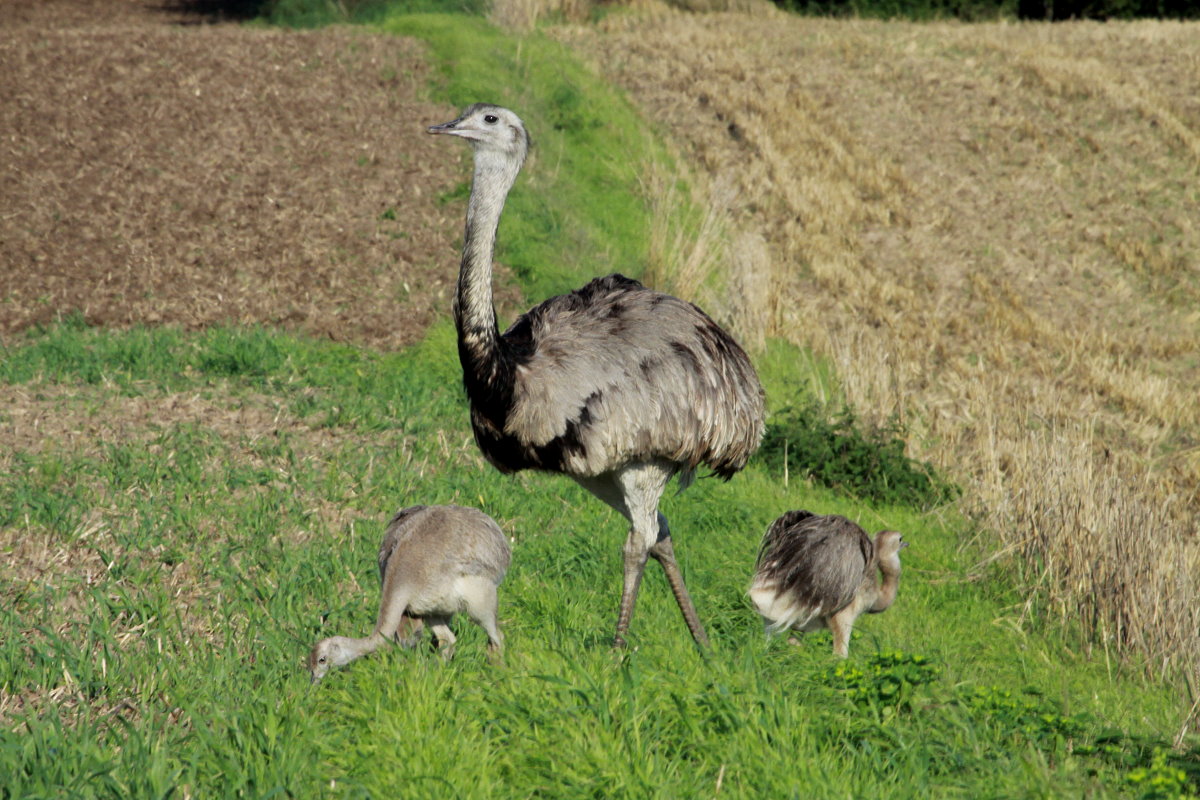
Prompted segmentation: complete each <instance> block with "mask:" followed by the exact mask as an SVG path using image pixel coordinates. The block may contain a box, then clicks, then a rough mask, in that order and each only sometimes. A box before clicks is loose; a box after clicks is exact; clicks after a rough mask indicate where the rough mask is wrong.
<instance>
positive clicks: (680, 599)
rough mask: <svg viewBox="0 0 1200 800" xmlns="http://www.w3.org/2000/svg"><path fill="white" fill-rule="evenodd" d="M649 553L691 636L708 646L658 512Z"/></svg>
mask: <svg viewBox="0 0 1200 800" xmlns="http://www.w3.org/2000/svg"><path fill="white" fill-rule="evenodd" d="M650 555H652V556H654V557H655V558H656V559H657V560H658V563H659V564H661V565H662V568H663V571H664V572H666V573H667V583H669V584H671V592H672V593H673V594H674V595H675V602H676V603H678V604H679V610H680V611H681V612H683V621H684V622H686V623H687V626H688V630H689V631H691V632H692V638H693V639H695V640H696V644H698V645H700V646H701V647H708V634H707V633H705V632H704V626H703V625H701V624H700V617H699V615H697V614H696V606H695V604H694V603H692V596H691V595H690V594H688V590H687V586H686V585H685V584H684V582H683V573H682V572H681V571H680V569H679V562H678V561H676V560H675V545H673V544H672V543H671V529H670V528H669V527H668V526H667V518H666V517H664V516H663V515H662V514H658V541H656V542H655V543H654V545H653V546H651V548H650Z"/></svg>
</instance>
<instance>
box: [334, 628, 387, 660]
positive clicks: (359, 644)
mask: <svg viewBox="0 0 1200 800" xmlns="http://www.w3.org/2000/svg"><path fill="white" fill-rule="evenodd" d="M386 642H387V637H386V636H384V635H383V634H382V633H379V632H378V631H375V632H374V633H372V634H371V635H370V636H368V637H366V638H365V639H353V638H350V637H349V636H347V637H343V639H342V642H341V644H342V647H344V648H345V649H346V650H347V651H349V652H350V654H351V655H352V656H353V658H362V657H363V656H365V655H368V654H370V653H374V652H375V651H376V650H378V649H379V648H380V647H382V646H383V645H384V643H386ZM351 660H353V659H351Z"/></svg>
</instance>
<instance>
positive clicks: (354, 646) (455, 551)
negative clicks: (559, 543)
mask: <svg viewBox="0 0 1200 800" xmlns="http://www.w3.org/2000/svg"><path fill="white" fill-rule="evenodd" d="M510 557H511V553H510V550H509V546H508V540H507V539H506V538H504V533H503V532H502V531H501V530H500V526H499V525H497V524H496V521H495V520H493V519H492V518H491V517H489V516H488V515H487V514H484V513H483V512H482V511H480V510H479V509H476V508H464V507H462V506H411V507H409V508H403V509H401V510H400V511H398V512H397V513H396V515H395V516H394V517H392V521H391V523H390V524H389V525H388V527H387V531H386V532H385V534H384V537H383V542H382V543H381V544H380V546H379V583H380V587H381V590H380V602H379V617H378V619H377V620H376V622H375V630H374V631H372V632H371V635H370V636H368V637H366V638H364V639H353V638H349V637H346V636H332V637H330V638H328V639H322V640H321V641H319V642H317V644H316V645H314V646H313V649H312V652H310V653H309V655H308V670H309V674H310V675H311V676H312V682H313V683H316V682H317V681H319V680H321V678H323V677H325V674H326V673H327V672H328V671H329V670H330V669H331V668H332V667H341V666H345V665H346V664H349V663H350V662H351V661H353V660H355V659H356V658H360V657H361V656H365V655H367V654H368V653H373V652H374V651H376V650H378V649H379V648H380V647H381V646H382V645H383V644H384V643H385V642H390V641H399V642H400V643H401V644H402V645H404V646H406V647H414V646H416V644H417V643H418V642H419V640H420V638H421V629H422V628H423V627H425V626H426V625H428V626H429V629H430V631H431V632H432V634H433V641H434V644H435V645H436V646H437V648H438V650H439V652H440V653H441V654H442V656H443V657H444V658H445V659H446V660H449V659H451V658H453V657H454V642H455V640H456V639H455V636H454V632H453V631H451V630H450V619H451V618H452V617H453V616H454V615H455V614H458V613H460V612H463V613H466V614H467V616H469V617H470V618H471V619H472V620H474V621H475V622H476V623H477V624H478V625H479V626H480V627H481V628H483V629H484V631H486V632H487V637H488V650H489V653H491V654H492V655H497V654H499V652H500V650H501V648H502V647H503V645H504V639H503V637H502V636H501V635H500V628H499V625H498V624H497V620H496V610H497V605H498V604H497V597H496V588H497V587H498V586H499V585H500V581H502V580H503V579H504V573H505V572H506V571H507V570H508V563H509V559H510Z"/></svg>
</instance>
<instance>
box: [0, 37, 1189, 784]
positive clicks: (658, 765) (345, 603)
mask: <svg viewBox="0 0 1200 800" xmlns="http://www.w3.org/2000/svg"><path fill="white" fill-rule="evenodd" d="M384 24H385V27H386V28H387V29H389V30H392V31H394V32H398V33H406V34H409V35H419V36H421V37H422V38H425V39H426V40H427V41H428V42H430V46H431V50H432V52H433V53H434V56H435V58H437V59H439V63H441V64H442V67H443V71H442V74H441V78H440V79H439V83H438V84H437V86H436V87H433V88H432V89H431V91H435V92H437V93H441V94H439V96H442V97H444V98H446V99H448V100H449V101H450V102H452V103H453V104H454V105H458V106H461V105H465V104H466V103H468V102H472V101H474V100H477V99H491V100H496V101H498V102H502V103H510V104H512V105H514V106H519V107H520V109H521V112H522V113H523V114H524V115H525V117H526V119H527V120H528V121H529V122H530V125H531V127H533V129H534V131H535V134H534V135H535V138H536V139H537V140H538V145H537V146H538V157H537V161H536V162H535V163H533V164H531V165H530V169H529V172H528V173H527V177H525V178H523V179H522V181H521V182H519V184H518V188H517V190H516V191H515V192H514V196H513V199H512V202H511V203H510V205H509V208H508V212H507V215H506V218H505V221H504V223H503V225H502V230H501V241H502V243H504V245H503V246H504V247H505V248H506V249H505V251H504V252H503V253H502V257H503V258H504V259H505V261H506V262H507V263H510V264H513V265H514V267H516V269H517V274H518V276H519V278H520V280H521V282H522V286H523V287H524V288H525V289H526V290H527V293H528V296H529V297H531V298H534V299H540V298H541V297H543V296H545V295H546V294H549V293H551V292H553V291H558V290H561V289H563V288H568V287H571V286H574V285H578V284H579V283H580V282H581V281H582V280H583V279H586V278H587V277H589V276H591V275H594V274H603V273H605V272H608V271H611V270H613V269H620V270H622V271H627V272H628V273H630V274H637V271H638V270H637V269H636V266H637V264H638V263H640V257H641V255H642V253H643V250H644V241H645V221H644V212H645V209H644V203H643V201H642V200H641V199H640V196H639V194H638V192H637V191H636V189H637V187H636V177H637V169H638V164H639V163H644V162H642V161H639V159H641V158H644V159H648V160H652V159H655V158H660V157H662V155H661V152H659V151H658V150H657V148H656V147H655V146H653V145H652V144H651V141H652V140H651V139H650V138H649V135H648V134H647V133H646V132H645V130H644V128H643V127H642V126H641V124H640V123H639V122H638V120H637V117H636V115H634V114H633V113H632V112H631V111H630V109H629V108H628V106H627V104H625V102H624V101H623V100H621V99H620V98H619V97H618V96H615V95H613V94H612V93H611V92H609V90H607V89H605V88H604V87H603V86H602V85H600V84H599V83H598V82H597V81H596V80H595V79H594V78H592V77H590V76H588V75H587V74H586V73H585V72H584V71H583V70H582V69H581V68H580V67H579V66H578V65H576V64H574V63H573V62H572V61H570V59H569V57H568V54H566V53H565V52H563V51H562V49H561V48H559V47H558V46H556V45H553V44H552V43H549V42H547V41H546V40H544V39H542V38H540V37H537V36H533V37H529V38H526V39H523V40H520V41H516V40H512V39H509V38H506V37H504V36H502V35H501V34H499V33H497V32H496V31H494V30H492V29H490V28H489V27H488V26H486V24H484V23H482V22H481V21H480V20H478V19H474V18H468V17H457V16H432V15H427V16H417V17H395V18H391V19H389V20H388V21H387V22H386V23H384ZM512 87H520V88H519V89H514V88H512ZM573 92H574V93H577V95H573V94H572V93H573ZM573 98H575V99H573ZM585 145H586V146H585ZM464 175H465V173H464ZM597 209H599V210H600V213H594V212H595V211H596V210H597ZM563 265H569V266H563ZM759 365H760V368H761V369H762V370H763V373H764V374H763V377H764V383H765V384H766V385H767V387H768V389H769V391H770V392H771V393H772V404H773V407H776V408H781V407H784V406H786V405H787V404H788V403H789V402H791V400H792V399H794V398H789V397H788V396H787V393H788V391H789V390H788V387H789V386H797V385H800V384H804V385H809V384H810V383H811V384H812V385H813V386H815V387H816V388H817V390H818V391H820V390H821V387H823V386H832V385H834V384H835V383H836V381H835V379H834V376H831V375H829V374H828V369H827V367H824V366H821V365H815V366H814V365H808V366H806V365H805V361H804V359H803V358H802V357H801V354H799V353H796V352H795V351H794V350H791V349H789V348H787V347H784V346H782V345H780V344H779V343H772V344H771V346H770V347H769V349H768V352H767V353H765V354H764V355H763V356H762V358H761V359H760V360H759ZM0 387H5V388H8V387H17V388H19V390H20V394H21V395H22V396H23V397H25V398H27V399H26V400H24V401H23V402H25V403H26V404H35V405H36V407H37V408H38V409H40V410H42V411H44V412H46V413H48V414H51V415H52V416H53V415H71V416H72V418H73V419H78V420H79V427H80V429H81V430H89V429H90V428H91V427H102V423H108V422H114V421H115V422H120V421H121V420H122V419H124V417H122V412H121V409H122V408H126V407H130V406H138V403H142V404H143V405H145V406H146V407H148V408H151V409H165V410H164V411H162V412H161V413H151V414H145V415H143V416H142V417H140V418H135V417H130V418H129V419H128V420H127V421H126V422H127V424H126V427H123V428H117V429H114V430H113V431H112V432H110V433H109V434H107V435H105V436H104V437H102V438H97V437H94V436H80V437H75V438H72V439H66V440H62V441H59V440H57V439H46V440H44V441H41V442H37V443H31V444H28V445H22V446H21V447H18V449H17V450H16V451H15V452H13V453H10V454H0V458H4V457H7V461H5V462H4V463H5V464H6V465H7V467H8V469H7V470H4V471H0V564H4V565H5V568H4V569H0V709H3V711H2V713H3V722H2V723H0V799H2V800H10V799H11V800H16V798H33V797H98V798H99V797H103V798H126V797H139V798H140V797H318V796H319V797H356V798H358V797H381V798H382V797H389V798H392V797H413V798H428V797H463V798H506V797H572V798H574V797H588V796H594V797H604V798H610V797H637V798H643V797H697V796H700V797H709V796H721V797H746V798H761V797H821V798H825V797H830V798H834V797H847V798H849V797H867V796H870V797H889V798H891V797H895V798H903V797H914V798H917V797H920V798H927V797H936V798H941V797H945V798H952V797H972V798H977V797H1082V796H1089V797H1181V796H1183V793H1184V792H1185V791H1186V790H1187V787H1190V790H1191V791H1193V792H1194V791H1195V789H1196V783H1197V772H1198V771H1200V767H1198V764H1200V759H1198V757H1197V754H1196V752H1195V751H1194V750H1191V751H1187V752H1185V753H1182V754H1167V753H1166V752H1165V751H1164V750H1163V745H1164V744H1165V743H1167V740H1168V739H1169V738H1170V736H1171V735H1172V734H1173V732H1174V730H1175V729H1176V727H1177V726H1178V724H1179V722H1180V719H1181V715H1182V710H1181V709H1180V708H1179V702H1178V698H1177V697H1176V696H1174V695H1173V694H1172V692H1171V691H1169V690H1168V689H1167V688H1166V687H1163V686H1159V685H1156V684H1153V683H1147V682H1143V681H1142V680H1140V679H1139V678H1138V677H1137V676H1138V674H1139V673H1138V671H1137V670H1136V668H1118V667H1117V666H1116V665H1109V664H1107V663H1106V662H1105V661H1104V660H1103V658H1101V657H1097V658H1094V659H1087V658H1085V657H1083V656H1082V655H1080V654H1078V653H1076V652H1074V648H1073V646H1072V642H1073V641H1074V639H1073V638H1071V636H1070V635H1069V632H1066V633H1064V632H1062V631H1058V630H1038V629H1036V628H1032V629H1031V626H1029V625H1028V624H1027V623H1022V621H1021V607H1022V598H1021V597H1019V596H1018V595H1017V594H1016V593H1015V592H1014V591H1013V589H1012V588H1011V587H1010V586H1009V585H1008V584H1007V583H1005V582H1004V580H1003V579H1002V576H999V575H997V574H994V573H992V572H990V571H988V570H986V569H980V570H976V569H973V565H974V564H975V563H976V561H977V559H978V558H979V555H980V554H979V553H977V552H976V551H975V550H974V548H973V547H971V546H970V545H968V544H967V542H970V541H971V540H972V533H973V532H972V530H971V529H970V527H969V525H967V524H966V523H965V522H964V521H963V520H961V519H960V518H958V517H957V516H955V515H954V514H953V513H951V512H949V511H946V510H942V511H940V512H931V513H922V512H919V511H917V510H914V509H912V508H906V507H900V506H883V505H872V504H869V503H867V502H863V501H859V500H853V499H848V498H847V497H845V496H842V495H837V494H834V493H832V492H831V491H828V490H824V489H819V488H812V487H810V486H807V485H805V484H804V483H803V482H800V481H792V482H791V483H790V485H789V486H786V487H785V486H784V485H783V483H782V480H781V475H780V474H779V473H778V471H777V470H776V469H774V468H772V467H771V466H770V465H769V463H768V462H767V460H766V459H762V458H760V459H758V460H756V461H754V462H752V464H751V465H750V467H749V468H748V469H747V470H746V471H745V472H744V473H742V474H740V475H739V476H737V477H736V478H735V479H734V480H733V481H731V482H729V483H722V482H720V481H716V480H701V481H699V482H698V483H697V484H696V485H695V486H693V487H691V488H690V489H689V490H688V491H687V492H686V493H684V494H683V495H680V496H675V495H669V496H668V497H666V498H665V499H664V512H665V513H666V514H667V515H668V516H669V517H670V519H671V522H672V530H673V531H674V533H675V536H676V539H677V543H678V544H677V547H678V552H679V555H680V559H681V563H682V566H683V569H684V572H685V574H686V575H687V578H688V584H689V587H690V588H691V590H692V594H693V597H694V598H695V600H696V604H697V607H698V609H699V612H700V614H701V617H702V619H703V620H704V622H705V624H706V626H707V628H708V630H709V634H710V636H711V637H712V640H713V647H712V650H711V652H709V653H707V654H701V653H699V652H697V650H696V649H695V647H694V646H693V645H692V642H691V640H690V637H689V636H688V634H687V631H686V628H685V627H684V625H683V623H682V620H681V619H680V618H679V613H678V611H677V610H676V608H675V605H674V601H673V600H672V598H671V595H670V592H669V589H668V587H667V586H666V582H665V581H664V580H663V577H662V575H661V574H660V571H658V570H657V569H656V568H654V567H653V565H651V567H650V569H649V570H648V572H647V579H646V581H645V584H644V586H643V588H642V594H641V596H640V598H639V603H638V608H637V612H636V614H635V616H634V620H633V628H632V630H631V632H630V637H629V639H630V643H631V647H630V648H629V649H627V650H625V651H622V652H614V651H613V650H612V649H611V648H610V647H609V642H610V640H611V636H612V629H613V625H614V622H615V611H616V602H617V598H618V595H619V591H620V582H621V576H620V550H621V543H622V541H623V538H624V533H625V531H624V525H623V524H622V521H621V520H620V519H619V518H618V517H617V516H616V515H615V514H614V513H613V512H611V511H609V510H608V509H607V508H605V507H604V506H603V505H602V504H600V503H599V502H598V501H596V500H595V499H593V498H591V497H589V496H587V495H586V494H585V493H584V492H582V491H581V490H580V489H579V488H578V487H576V486H574V485H573V484H572V483H571V482H569V481H567V480H565V479H562V478H559V477H552V476H546V475H537V474H521V475H517V476H512V477H505V476H502V475H500V474H498V473H497V472H496V471H494V470H492V469H491V468H489V467H488V466H487V465H486V464H484V463H483V461H482V459H481V458H480V457H479V456H478V454H477V453H476V451H475V449H474V445H473V443H472V442H471V441H470V433H469V429H468V427H467V423H466V406H465V401H464V398H463V396H462V390H461V388H460V385H459V369H458V364H457V361H456V356H455V348H454V344H453V332H452V330H451V329H450V326H449V325H448V324H447V323H445V322H442V323H439V324H438V325H437V326H435V327H434V329H433V330H431V332H430V333H429V335H428V337H427V339H426V340H425V341H424V342H423V343H422V344H420V345H419V346H416V347H414V348H412V349H410V350H407V351H405V352H401V353H378V352H373V351H368V350H365V349H361V348H357V347H353V346H348V345H340V344H333V343H330V342H323V341H314V340H310V339H304V338H297V337H295V336H291V335H287V334H283V333H280V332H277V331H272V330H267V329H227V328H222V329H213V330H209V331H204V332H198V333H184V332H181V331H178V330H175V329H171V328H157V329H134V330H130V331H124V332H114V331H106V330H97V329H90V328H87V327H86V326H84V325H83V324H82V323H81V322H80V321H79V320H78V319H68V320H65V321H64V322H63V323H62V324H59V325H56V326H53V327H50V328H48V329H44V330H37V331H32V332H30V333H29V335H27V336H26V337H24V338H21V339H18V340H14V341H11V342H10V343H9V345H8V346H7V347H6V348H4V349H3V351H2V352H0ZM781 395H782V396H781ZM188 409H192V410H191V411H188ZM19 412H20V409H18V408H15V407H14V408H9V409H0V426H2V425H7V424H10V423H13V422H14V421H15V420H16V419H17V417H16V415H17V414H18V413H19ZM418 502H419V503H450V502H454V503H462V504H469V505H477V506H479V507H481V508H483V509H484V510H485V511H487V512H488V513H490V514H491V515H492V516H494V517H495V518H496V519H497V520H498V521H499V522H500V523H501V525H502V526H503V527H504V529H505V531H506V532H507V533H508V534H509V535H510V536H511V537H512V538H513V550H514V558H513V565H512V568H511V570H510V572H509V575H508V577H507V579H506V581H505V583H504V584H503V586H502V587H501V624H502V626H503V628H504V631H505V634H506V637H507V653H506V657H505V660H504V663H503V664H501V665H498V666H492V665H490V664H489V663H488V662H487V660H486V659H485V657H484V644H485V637H484V636H483V634H482V632H481V631H479V630H477V629H475V628H474V627H472V626H470V625H469V624H468V623H464V622H461V621H456V623H455V631H456V634H457V635H458V636H459V637H460V644H459V647H458V653H459V655H458V657H457V658H456V660H455V661H454V662H453V663H451V664H448V665H447V664H442V663H441V662H440V660H439V659H438V658H436V656H434V655H433V654H431V653H429V652H427V651H426V650H424V649H422V650H419V651H415V652H407V651H400V650H398V649H388V650H385V651H382V652H380V653H377V654H376V655H375V656H373V657H371V658H367V659H363V660H361V661H359V662H356V663H355V664H353V665H351V666H350V667H348V668H346V669H344V670H341V671H338V672H336V673H334V674H332V675H331V676H330V677H329V678H327V679H326V681H325V682H324V683H323V684H321V685H320V686H318V687H311V686H310V685H309V684H308V681H307V676H306V674H305V673H304V671H303V669H302V668H301V660H302V658H303V656H304V655H305V653H306V651H307V649H308V648H309V647H310V646H311V644H312V643H313V642H314V641H316V640H317V639H319V638H321V637H323V636H326V635H330V634H333V633H338V634H348V635H363V634H365V633H366V632H367V631H369V630H370V628H371V625H372V624H373V622H374V616H375V612H376V608H377V601H378V592H377V588H376V585H375V584H376V578H375V574H374V573H375V552H376V549H377V547H378V542H379V539H380V537H381V536H382V532H383V526H384V523H385V522H386V520H387V518H388V516H389V515H390V514H391V513H392V512H393V511H394V510H395V509H396V508H398V507H400V506H403V505H408V504H412V503H418ZM797 507H805V508H810V509H814V510H817V511H820V512H823V513H841V514H846V515H847V516H850V517H851V518H854V519H857V520H859V521H860V522H861V523H862V524H863V525H864V526H865V527H867V528H868V529H870V530H877V529H879V528H882V527H890V528H895V529H899V530H902V531H904V533H905V535H906V538H907V539H909V540H910V541H911V542H912V545H913V546H912V547H911V548H910V549H909V550H907V551H905V556H906V560H905V576H904V579H903V581H902V586H901V593H900V598H899V600H898V602H897V604H896V606H895V607H894V608H893V609H892V610H891V611H889V612H888V613H886V614H884V615H881V616H873V617H869V618H865V619H863V620H862V621H861V623H860V625H859V629H858V631H857V632H856V635H855V638H854V640H853V642H852V644H851V658H850V660H849V661H848V662H847V663H846V664H839V663H838V662H836V661H835V660H834V659H833V657H832V655H831V653H830V649H831V647H830V640H829V637H828V635H826V634H813V635H809V636H808V637H806V639H805V641H804V643H803V644H802V645H801V646H799V647H792V646H788V645H787V644H785V643H784V642H783V641H782V640H778V639H777V640H775V641H773V642H770V643H768V642H766V641H765V640H764V638H763V635H762V627H761V624H760V623H759V621H758V620H757V618H756V617H755V615H754V614H753V613H752V611H751V610H750V608H749V605H748V603H747V601H746V598H745V596H744V589H745V587H746V584H747V582H748V580H749V573H750V569H751V565H752V564H753V560H754V554H755V551H756V548H757V544H758V540H759V537H760V536H761V533H762V531H763V530H764V529H765V527H766V526H767V524H768V523H769V522H770V521H771V520H772V519H774V518H775V517H776V516H777V515H778V514H779V513H781V512H782V511H784V510H786V509H789V508H797ZM35 565H36V566H37V568H34V566H35ZM1180 770H1182V772H1180ZM1181 776H1182V777H1181ZM1189 781H1190V783H1189Z"/></svg>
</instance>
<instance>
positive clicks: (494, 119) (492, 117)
mask: <svg viewBox="0 0 1200 800" xmlns="http://www.w3.org/2000/svg"><path fill="white" fill-rule="evenodd" d="M483 121H484V122H486V123H487V124H488V125H495V124H496V123H497V122H499V121H500V118H499V117H497V116H496V115H495V114H488V115H487V116H486V117H484V118H483Z"/></svg>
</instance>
